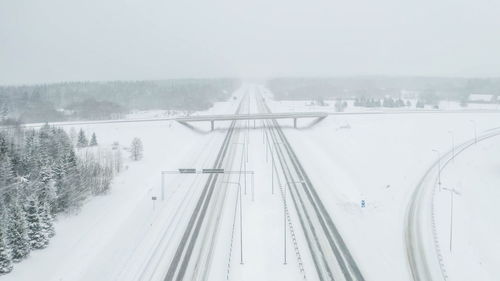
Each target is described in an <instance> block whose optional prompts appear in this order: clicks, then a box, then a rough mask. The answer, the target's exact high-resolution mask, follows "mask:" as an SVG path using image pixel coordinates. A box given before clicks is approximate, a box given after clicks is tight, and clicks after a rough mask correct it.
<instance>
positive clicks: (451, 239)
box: [443, 187, 460, 253]
mask: <svg viewBox="0 0 500 281" xmlns="http://www.w3.org/2000/svg"><path fill="white" fill-rule="evenodd" d="M443 190H446V191H449V192H450V253H451V250H452V245H453V194H456V195H460V192H458V191H457V190H456V189H455V188H452V189H449V188H446V187H443Z"/></svg>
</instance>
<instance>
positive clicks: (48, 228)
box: [38, 203, 56, 243]
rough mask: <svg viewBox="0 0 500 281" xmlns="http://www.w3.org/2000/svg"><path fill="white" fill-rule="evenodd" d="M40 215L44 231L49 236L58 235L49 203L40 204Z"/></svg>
mask: <svg viewBox="0 0 500 281" xmlns="http://www.w3.org/2000/svg"><path fill="white" fill-rule="evenodd" d="M38 217H39V218H40V224H41V225H42V229H43V233H44V234H45V235H46V236H47V237H48V238H52V237H54V235H56V231H55V229H54V218H53V217H52V214H51V212H50V206H49V204H48V203H45V204H41V205H40V206H39V208H38ZM47 243H48V240H47Z"/></svg>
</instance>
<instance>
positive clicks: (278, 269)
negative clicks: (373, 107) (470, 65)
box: [0, 86, 500, 281]
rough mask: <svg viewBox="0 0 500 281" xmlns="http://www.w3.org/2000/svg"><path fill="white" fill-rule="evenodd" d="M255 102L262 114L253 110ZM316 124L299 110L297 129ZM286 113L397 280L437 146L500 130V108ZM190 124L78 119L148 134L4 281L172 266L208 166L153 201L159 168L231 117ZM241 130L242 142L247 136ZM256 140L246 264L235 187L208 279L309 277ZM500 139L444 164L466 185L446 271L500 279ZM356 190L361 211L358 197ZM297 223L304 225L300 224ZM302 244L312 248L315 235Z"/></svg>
mask: <svg viewBox="0 0 500 281" xmlns="http://www.w3.org/2000/svg"><path fill="white" fill-rule="evenodd" d="M249 89H255V88H254V87H250V88H249V87H248V86H245V87H244V88H242V89H240V90H239V91H238V92H237V95H238V96H240V97H241V96H242V95H243V94H244V93H245V91H247V90H249ZM268 96H269V93H268ZM238 102H239V100H231V101H228V102H224V103H217V104H216V105H215V107H213V108H211V109H210V110H208V111H206V112H199V113H196V114H222V113H233V112H234V111H235V109H236V107H237V104H238ZM267 103H268V105H269V106H270V107H271V109H272V110H273V111H275V112H279V111H282V112H284V111H308V110H311V111H322V108H321V107H320V108H312V107H309V106H306V105H305V104H306V102H300V101H299V102H297V101H294V102H275V101H272V100H270V99H267ZM250 109H251V111H254V110H255V107H251V108H250ZM141 114H142V113H141ZM155 114H156V113H155ZM154 116H156V115H154ZM309 122H311V121H310V120H300V121H299V127H301V126H302V127H304V126H306V125H307V124H308V123H309ZM280 123H281V124H282V126H283V127H284V128H285V129H284V130H285V134H286V135H287V137H288V139H289V141H290V142H291V145H292V146H293V148H294V150H295V152H296V153H297V156H298V157H299V159H300V160H301V162H302V164H303V165H304V168H305V169H306V171H307V173H308V175H309V177H310V178H311V180H312V182H313V184H314V186H315V187H316V189H317V190H318V192H319V194H320V195H321V198H322V200H323V202H324V204H325V206H326V207H327V208H328V211H329V213H330V215H331V217H332V218H333V220H334V222H335V223H336V225H337V227H338V228H339V231H340V233H341V234H342V235H343V237H344V240H345V241H346V243H347V246H348V247H349V249H350V250H351V252H352V254H353V256H354V258H355V259H356V261H357V263H358V265H359V267H360V268H361V271H362V272H363V274H364V276H365V278H366V280H394V281H401V280H410V275H409V271H408V265H407V257H406V253H405V245H404V237H403V227H404V225H403V222H404V216H405V210H406V207H407V204H408V200H409V198H410V195H411V193H412V191H413V190H414V188H415V186H416V184H417V182H418V180H419V179H420V177H421V176H422V174H423V173H424V172H425V170H427V169H428V167H429V166H430V165H431V164H432V163H433V162H434V161H436V159H437V157H438V154H437V153H436V152H434V151H433V149H435V150H438V151H441V152H445V151H447V150H449V149H450V148H451V146H452V144H453V143H455V144H459V143H461V142H463V141H465V140H469V139H471V138H473V137H474V128H476V130H477V132H478V134H480V132H482V131H484V130H487V129H490V128H492V127H499V126H500V113H447V114H441V113H425V114H423V113H418V114H378V115H345V116H330V117H328V118H326V119H325V120H323V121H321V122H320V123H318V124H316V125H315V126H313V127H311V128H308V129H300V128H299V129H293V128H292V124H293V123H292V121H291V120H283V121H280ZM257 124H258V123H257ZM194 125H195V126H196V127H197V128H201V129H202V130H205V131H207V132H206V133H200V132H198V131H193V130H190V129H189V128H187V127H185V126H182V125H180V124H177V123H175V122H173V121H159V122H150V123H148V122H141V123H118V124H86V125H75V129H79V128H80V127H81V128H83V129H84V130H86V131H87V132H88V133H91V132H95V133H96V135H97V137H98V141H99V143H100V145H102V146H111V144H112V143H113V142H115V141H118V142H119V143H120V144H121V145H122V147H123V146H128V145H129V144H130V142H131V140H132V138H133V137H140V138H141V139H142V141H143V144H144V159H143V160H141V161H139V162H131V161H127V162H126V163H125V165H126V166H127V169H125V170H124V171H123V172H122V173H121V174H120V175H119V176H118V177H117V178H115V180H114V182H113V186H112V188H111V191H110V193H109V194H107V195H104V196H100V197H96V198H92V199H91V200H90V201H89V202H88V203H87V204H86V205H85V206H84V207H83V208H82V210H81V211H80V213H79V214H78V215H77V216H75V215H71V216H64V217H59V220H58V222H57V224H56V230H57V235H56V237H54V239H52V240H51V244H50V246H49V247H48V248H47V249H45V250H41V251H34V252H33V253H32V254H31V256H30V257H29V258H28V259H27V260H25V261H23V262H22V263H20V264H17V265H16V267H15V269H14V271H13V272H12V273H11V274H8V275H5V276H2V277H0V279H1V280H9V281H18V280H23V281H24V280H26V281H28V280H50V281H51V280H54V281H56V280H64V281H66V280H70V281H73V280H74V281H76V280H159V278H158V277H159V276H160V275H159V274H158V272H157V271H156V269H158V268H161V267H166V266H167V265H168V264H169V262H170V260H169V259H170V258H171V256H172V255H171V253H172V252H173V251H175V248H176V246H177V245H176V243H177V240H178V236H179V234H180V233H182V231H183V229H184V226H185V224H186V220H187V217H188V216H189V212H188V211H189V204H192V202H193V201H195V200H196V198H197V196H198V195H199V191H200V188H199V186H201V185H203V183H204V180H205V177H203V176H197V177H192V178H181V177H173V178H172V180H171V181H170V182H169V184H168V186H169V187H170V188H169V189H167V193H166V194H167V196H166V197H167V200H166V201H165V202H161V201H156V206H155V207H154V209H153V202H152V200H151V197H152V196H160V172H161V171H162V170H174V169H177V168H179V167H195V168H204V167H207V166H209V165H211V164H212V163H213V161H214V158H215V154H216V153H217V150H218V148H219V146H220V144H221V143H222V139H223V137H224V135H225V130H224V128H227V126H228V122H225V123H224V122H220V123H216V128H219V129H220V130H215V131H214V132H208V130H209V126H210V125H209V123H199V124H194ZM475 126H476V127H475ZM250 127H251V126H250ZM65 128H67V129H68V130H69V129H70V128H71V126H70V125H68V126H65ZM243 135H244V132H243V133H241V134H240V135H239V138H238V140H237V141H236V142H243V141H244V136H243ZM248 139H249V140H250V145H249V160H248V169H249V170H253V171H255V172H256V176H255V198H254V200H253V201H252V199H251V191H250V189H249V190H248V192H247V195H246V196H244V198H243V204H244V205H243V206H244V207H245V213H244V218H243V221H244V231H245V232H244V236H243V237H244V240H243V243H244V256H243V258H244V264H243V265H241V264H240V260H239V258H240V256H239V255H240V248H239V244H238V239H239V236H238V234H237V231H236V234H232V232H231V228H232V225H233V217H234V214H235V213H234V212H235V206H236V205H235V203H236V201H235V200H236V195H237V194H236V186H231V188H232V189H230V192H228V194H227V199H226V200H227V204H226V206H225V207H224V210H223V217H222V218H221V224H220V225H221V230H220V231H219V236H218V238H217V241H216V243H215V245H217V247H216V250H215V252H214V259H213V261H212V263H211V267H212V268H211V270H210V275H209V276H210V280H222V279H221V278H225V277H227V276H229V280H277V279H281V280H302V279H301V278H302V276H301V275H300V274H299V271H298V268H297V264H296V259H295V256H294V253H293V245H292V244H291V242H290V241H288V244H287V247H288V249H289V253H288V256H287V257H288V265H286V266H285V265H283V254H282V251H283V246H282V243H283V240H282V239H283V238H282V233H283V231H282V229H283V226H282V223H283V221H282V205H281V199H280V198H279V195H278V187H276V190H275V194H274V195H272V194H271V190H270V189H271V186H270V167H269V163H268V162H266V159H265V155H266V151H265V146H264V144H263V143H262V131H261V130H260V128H256V129H250V131H249V133H248ZM499 141H500V140H494V139H492V140H491V141H488V142H485V143H484V144H481V145H478V146H477V147H475V148H473V149H471V150H470V151H468V152H467V153H464V154H463V155H461V156H460V157H457V158H456V160H455V163H454V164H453V165H450V166H449V167H448V168H447V169H448V170H445V171H444V172H443V185H449V186H455V187H456V188H458V189H460V190H461V192H462V195H461V196H457V198H456V201H455V202H457V204H456V206H455V207H456V209H455V210H456V213H455V221H456V229H455V231H456V233H457V235H456V242H455V243H456V244H455V246H454V252H453V255H447V256H445V258H446V259H447V261H448V262H447V266H448V267H449V268H450V274H451V275H452V276H453V274H455V275H459V274H458V273H454V272H458V271H454V269H459V268H465V265H468V264H469V263H473V264H474V265H475V266H473V268H472V269H471V271H470V272H471V274H476V273H477V274H478V275H477V276H482V277H484V278H480V279H477V280H494V279H495V277H498V276H499V274H498V272H495V265H498V264H499V260H498V257H497V256H498V255H496V252H498V250H500V249H499V248H500V247H499V246H500V245H499V244H498V241H497V240H498V239H495V237H497V236H498V230H499V229H500V226H499V225H498V216H495V211H494V206H495V204H494V203H495V202H494V201H493V200H494V199H495V195H498V190H497V189H495V186H498V183H499V181H500V177H499V176H497V175H496V174H497V172H496V169H498V168H499V166H500V164H499V161H500V160H498V157H491V155H498V153H499V151H498V150H499V149H500V148H498V147H500V146H498V142H499ZM233 150H234V157H235V161H234V163H233V164H232V167H234V169H238V166H239V165H240V159H241V158H242V151H243V150H242V146H239V145H234V148H233ZM239 150H241V151H239ZM125 155H127V154H126V152H124V156H125ZM488 156H489V157H488ZM483 160H484V161H483ZM466 171H468V172H466ZM486 179H488V180H486ZM490 179H491V180H490ZM470 186H475V187H476V188H470ZM485 194H487V195H486V196H485ZM362 200H364V201H365V204H366V206H365V207H362V206H361V201H362ZM436 200H437V202H438V205H439V206H440V207H439V209H438V212H439V222H440V224H439V227H440V228H442V230H443V231H442V232H440V233H441V236H440V239H441V240H443V241H445V242H443V243H444V244H445V243H446V241H447V237H446V236H445V233H446V232H447V227H448V223H449V220H448V215H449V205H447V204H448V200H449V194H448V193H442V194H440V195H439V196H438V197H437V199H436ZM477 217H482V218H483V219H481V220H477ZM236 226H238V225H237V224H236ZM471 226H473V227H471ZM296 231H300V228H298V225H297V228H296ZM460 234H461V235H460ZM232 235H233V238H232V239H234V241H233V244H232V247H233V248H232V252H231V256H229V247H230V245H231V244H230V243H229V242H230V240H231V236H232ZM299 236H300V235H299ZM299 241H300V238H299ZM302 243H303V242H302ZM495 243H496V244H495ZM299 246H300V247H301V249H302V252H304V255H305V256H307V250H306V249H307V245H306V244H305V243H303V244H302V245H299ZM495 251H496V252H495ZM456 257H467V258H456ZM229 258H230V261H229ZM469 258H470V259H469ZM228 263H229V266H230V271H229V275H227V274H228V273H227V266H228ZM306 266H307V268H306V272H307V271H309V272H311V271H314V266H313V265H312V263H310V262H309V263H307V259H306ZM310 276H314V275H313V274H311V275H310ZM472 276H474V275H472ZM466 277H467V275H463V276H461V278H462V279H459V280H471V276H468V277H469V278H466ZM451 280H455V279H451Z"/></svg>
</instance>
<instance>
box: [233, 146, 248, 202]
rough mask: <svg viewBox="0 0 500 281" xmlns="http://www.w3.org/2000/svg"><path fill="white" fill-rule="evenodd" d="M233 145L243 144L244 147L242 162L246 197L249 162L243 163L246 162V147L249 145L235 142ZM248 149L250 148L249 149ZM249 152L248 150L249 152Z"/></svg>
mask: <svg viewBox="0 0 500 281" xmlns="http://www.w3.org/2000/svg"><path fill="white" fill-rule="evenodd" d="M233 144H241V145H243V151H242V152H241V154H242V155H241V157H242V160H241V161H242V162H243V170H244V171H245V172H244V173H243V177H244V180H245V195H247V162H246V161H243V160H245V146H246V145H247V144H246V142H233ZM247 149H248V147H247ZM247 151H248V150H247ZM247 157H248V154H247ZM247 161H248V158H247ZM240 170H241V166H240Z"/></svg>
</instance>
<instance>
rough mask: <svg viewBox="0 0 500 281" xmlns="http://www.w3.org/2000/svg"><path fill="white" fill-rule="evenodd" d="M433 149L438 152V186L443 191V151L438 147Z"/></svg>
mask: <svg viewBox="0 0 500 281" xmlns="http://www.w3.org/2000/svg"><path fill="white" fill-rule="evenodd" d="M432 151H434V152H436V153H437V154H438V186H439V191H441V152H439V150H437V149H433V150H432Z"/></svg>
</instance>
